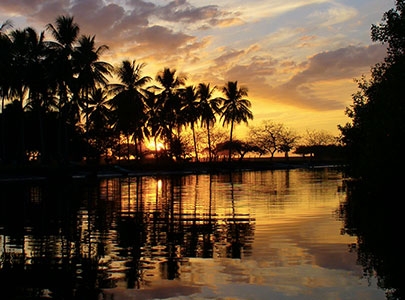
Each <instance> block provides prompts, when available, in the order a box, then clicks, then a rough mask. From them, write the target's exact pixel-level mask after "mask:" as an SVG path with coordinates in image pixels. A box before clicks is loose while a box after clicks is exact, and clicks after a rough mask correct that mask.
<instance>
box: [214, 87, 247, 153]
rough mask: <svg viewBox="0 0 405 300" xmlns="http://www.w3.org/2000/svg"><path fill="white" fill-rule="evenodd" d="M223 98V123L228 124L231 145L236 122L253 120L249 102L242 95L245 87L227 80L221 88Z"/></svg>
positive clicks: (244, 92) (244, 93) (245, 90)
mask: <svg viewBox="0 0 405 300" xmlns="http://www.w3.org/2000/svg"><path fill="white" fill-rule="evenodd" d="M222 92H223V93H224V94H225V99H224V103H223V107H222V115H221V118H222V119H223V125H225V124H230V125H231V129H230V134H229V143H230V145H231V146H232V137H233V129H234V126H235V123H236V124H240V123H241V122H245V123H246V124H247V123H248V120H253V114H252V112H251V111H250V107H251V102H250V100H248V99H245V98H243V97H245V96H247V95H248V89H247V88H246V87H241V88H239V87H238V82H237V81H229V82H228V83H227V84H226V85H225V86H224V87H223V88H222ZM231 148H232V147H230V148H229V157H228V160H229V161H230V160H231V154H232V149H231Z"/></svg>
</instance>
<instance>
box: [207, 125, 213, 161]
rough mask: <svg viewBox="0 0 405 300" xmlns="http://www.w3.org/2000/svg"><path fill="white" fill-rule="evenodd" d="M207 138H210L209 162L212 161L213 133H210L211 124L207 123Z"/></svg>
mask: <svg viewBox="0 0 405 300" xmlns="http://www.w3.org/2000/svg"><path fill="white" fill-rule="evenodd" d="M207 136H208V160H209V162H211V161H212V151H211V133H210V122H209V121H207Z"/></svg>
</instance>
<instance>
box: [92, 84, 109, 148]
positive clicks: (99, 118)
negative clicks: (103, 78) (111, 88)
mask: <svg viewBox="0 0 405 300" xmlns="http://www.w3.org/2000/svg"><path fill="white" fill-rule="evenodd" d="M89 100H90V101H89V106H88V108H87V112H86V114H87V115H88V121H89V123H88V127H89V128H88V130H89V131H88V134H89V138H90V140H91V141H92V144H93V145H94V147H95V149H96V150H98V151H100V152H101V153H102V154H107V149H108V148H110V147H112V145H111V143H110V141H111V137H112V131H111V127H110V125H111V108H110V106H109V99H108V93H107V91H106V90H105V89H103V88H97V89H94V90H92V91H91V92H90V95H89Z"/></svg>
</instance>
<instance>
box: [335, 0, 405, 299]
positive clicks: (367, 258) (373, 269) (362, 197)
mask: <svg viewBox="0 0 405 300" xmlns="http://www.w3.org/2000/svg"><path fill="white" fill-rule="evenodd" d="M404 14H405V1H403V0H397V1H396V8H395V9H391V10H389V11H388V12H386V13H385V14H384V16H383V19H382V22H381V24H379V25H373V26H372V27H371V36H372V39H373V41H379V42H382V43H383V44H386V45H387V49H388V51H387V56H386V58H385V60H384V62H383V63H381V64H377V65H376V66H375V67H374V68H373V69H372V72H371V79H370V80H366V79H365V78H364V77H363V78H361V79H360V80H359V81H358V83H359V91H358V92H357V93H355V94H354V95H353V105H352V106H351V107H349V108H348V109H347V114H348V116H349V117H351V119H352V122H351V123H349V124H346V125H345V126H341V127H340V129H341V132H342V136H343V141H344V143H345V146H346V153H347V156H348V161H349V166H350V169H349V174H350V176H351V177H352V178H353V179H354V180H350V181H348V192H347V201H346V203H344V205H343V206H342V208H343V209H342V212H343V215H344V220H345V224H344V232H346V233H348V234H351V235H354V236H357V237H358V245H357V252H358V262H359V263H361V264H362V266H363V270H364V276H367V277H368V278H376V279H377V284H378V286H379V287H380V288H381V289H383V290H384V291H385V292H386V297H387V299H404V298H405V291H404V285H403V270H404V268H405V257H404V253H403V248H402V247H401V246H400V245H401V242H400V241H401V239H402V235H401V234H402V228H404V221H403V219H404V216H403V209H402V206H403V205H402V204H403V203H402V195H403V190H402V189H403V183H404V179H405V178H404V167H405V163H404V159H403V157H402V150H403V146H402V145H403V141H404V139H405V101H404V100H405V98H404V96H405V85H404V83H405V15H404Z"/></svg>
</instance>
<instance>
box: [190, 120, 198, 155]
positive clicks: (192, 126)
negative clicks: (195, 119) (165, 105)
mask: <svg viewBox="0 0 405 300" xmlns="http://www.w3.org/2000/svg"><path fill="white" fill-rule="evenodd" d="M191 129H192V130H193V141H194V152H195V160H196V161H197V162H198V152H197V141H196V138H195V130H194V124H193V123H191Z"/></svg>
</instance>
